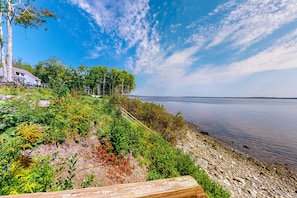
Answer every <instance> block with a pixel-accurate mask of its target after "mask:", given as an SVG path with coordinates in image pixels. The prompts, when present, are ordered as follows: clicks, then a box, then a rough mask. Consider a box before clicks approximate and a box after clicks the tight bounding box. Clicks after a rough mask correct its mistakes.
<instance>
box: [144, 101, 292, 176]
mask: <svg viewBox="0 0 297 198" xmlns="http://www.w3.org/2000/svg"><path fill="white" fill-rule="evenodd" d="M140 99H141V100H142V101H148V102H154V103H157V104H160V105H164V106H165V108H166V109H167V110H168V112H169V113H171V114H176V113H177V112H181V113H182V114H183V117H184V118H185V119H186V120H187V121H189V122H191V123H193V124H195V125H196V126H198V127H199V129H200V130H201V131H204V132H208V133H209V134H210V135H211V136H213V137H215V138H216V139H219V140H220V141H221V142H223V143H224V144H226V145H227V146H229V147H232V148H233V149H235V150H236V151H238V152H240V153H243V154H245V155H247V156H249V157H253V158H255V159H257V160H260V161H264V162H267V163H273V164H279V165H282V166H285V167H288V168H289V169H291V170H292V171H294V172H296V170H297V99H276V98H206V97H140Z"/></svg>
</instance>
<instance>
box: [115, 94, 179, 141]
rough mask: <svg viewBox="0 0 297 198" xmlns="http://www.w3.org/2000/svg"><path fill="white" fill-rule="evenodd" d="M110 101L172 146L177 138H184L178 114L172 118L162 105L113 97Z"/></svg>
mask: <svg viewBox="0 0 297 198" xmlns="http://www.w3.org/2000/svg"><path fill="white" fill-rule="evenodd" d="M111 101H112V102H113V103H114V104H117V105H120V106H122V107H123V108H124V109H126V110H127V111H129V112H130V113H131V114H132V115H133V116H134V117H136V118H137V119H139V120H140V121H141V122H143V123H144V124H146V125H147V126H148V127H149V128H151V129H153V130H155V131H157V132H159V133H160V134H161V135H162V136H163V137H164V138H165V139H166V140H167V141H169V142H171V143H173V144H175V143H176V141H177V139H178V138H184V136H185V133H184V132H183V131H182V129H183V127H184V125H185V121H184V119H183V117H182V114H181V113H180V112H179V113H177V114H176V116H173V115H171V114H169V113H168V112H167V111H166V109H165V108H164V106H162V105H157V104H154V103H150V102H141V101H140V100H139V99H130V98H126V97H123V96H114V97H113V98H112V99H111Z"/></svg>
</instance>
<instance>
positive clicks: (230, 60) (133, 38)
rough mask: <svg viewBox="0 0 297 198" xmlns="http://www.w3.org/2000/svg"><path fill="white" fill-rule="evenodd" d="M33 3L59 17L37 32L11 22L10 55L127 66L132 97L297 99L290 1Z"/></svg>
mask: <svg viewBox="0 0 297 198" xmlns="http://www.w3.org/2000/svg"><path fill="white" fill-rule="evenodd" d="M36 3H37V4H38V5H41V6H43V7H46V8H49V9H50V10H52V11H53V12H55V14H56V15H57V20H50V21H48V23H47V24H46V25H45V27H41V28H39V30H33V29H26V30H24V29H22V28H20V27H15V29H14V58H15V59H17V58H22V60H23V61H24V62H27V63H30V64H33V65H35V64H36V63H38V61H41V60H47V59H48V58H50V57H53V56H54V57H57V58H59V59H61V60H62V61H63V62H64V63H65V64H66V65H69V66H72V67H78V66H79V65H80V64H83V65H86V66H89V67H92V66H94V65H107V66H109V67H118V68H119V69H127V70H129V72H131V73H134V74H135V76H136V83H137V86H136V89H135V91H134V92H133V94H138V95H165V96H242V97H244V96H254V97H256V96H271V97H297V88H296V87H297V3H296V2H295V1H292V0H211V1H209V0H167V1H166V0H151V1H149V0H100V1H99V0H63V1H62V0H38V1H36ZM45 28H47V30H46V31H45V30H44V29H45Z"/></svg>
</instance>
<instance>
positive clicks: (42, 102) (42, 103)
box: [37, 100, 51, 107]
mask: <svg viewBox="0 0 297 198" xmlns="http://www.w3.org/2000/svg"><path fill="white" fill-rule="evenodd" d="M50 104H51V102H50V101H49V100H39V101H38V104H37V105H38V106H40V107H48V106H50Z"/></svg>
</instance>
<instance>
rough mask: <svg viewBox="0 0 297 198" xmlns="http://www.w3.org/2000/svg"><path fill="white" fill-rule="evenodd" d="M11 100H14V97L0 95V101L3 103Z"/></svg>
mask: <svg viewBox="0 0 297 198" xmlns="http://www.w3.org/2000/svg"><path fill="white" fill-rule="evenodd" d="M12 98H14V96H12V95H7V96H6V95H3V94H0V100H2V101H5V100H10V99H12Z"/></svg>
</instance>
